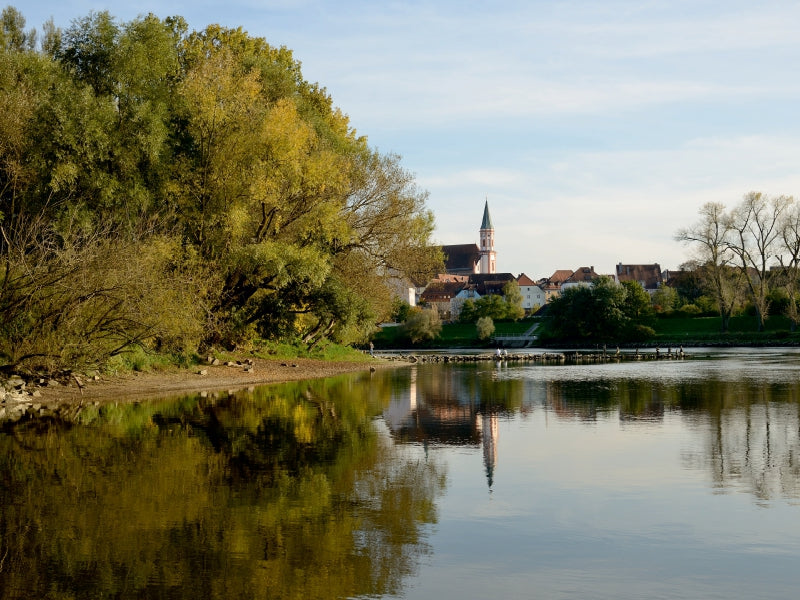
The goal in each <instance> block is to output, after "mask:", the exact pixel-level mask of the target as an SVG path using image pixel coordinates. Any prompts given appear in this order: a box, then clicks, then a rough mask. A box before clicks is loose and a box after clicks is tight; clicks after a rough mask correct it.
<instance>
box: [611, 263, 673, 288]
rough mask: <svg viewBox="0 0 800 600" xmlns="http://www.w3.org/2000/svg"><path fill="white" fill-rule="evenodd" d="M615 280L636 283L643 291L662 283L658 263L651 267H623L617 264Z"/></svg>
mask: <svg viewBox="0 0 800 600" xmlns="http://www.w3.org/2000/svg"><path fill="white" fill-rule="evenodd" d="M617 279H619V280H620V281H638V282H639V283H641V284H642V286H643V287H644V288H645V289H655V288H657V287H658V286H659V285H660V284H661V283H662V281H663V277H662V275H661V267H660V266H659V264H658V263H653V264H652V265H623V264H622V263H619V264H617Z"/></svg>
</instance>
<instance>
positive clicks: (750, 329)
mask: <svg viewBox="0 0 800 600" xmlns="http://www.w3.org/2000/svg"><path fill="white" fill-rule="evenodd" d="M721 323H722V320H721V319H720V317H684V318H669V319H657V320H656V321H655V323H654V324H653V329H654V330H655V332H656V337H655V340H654V341H655V342H660V343H667V342H672V343H674V344H676V343H703V342H707V343H718V344H719V343H723V344H731V345H736V344H769V343H776V344H790V343H800V332H797V333H792V332H791V331H790V326H789V320H788V319H787V318H786V317H784V316H780V315H776V316H773V317H769V318H768V319H767V322H766V324H765V330H764V331H762V332H759V331H756V318H755V317H752V316H744V317H731V320H730V324H729V327H728V332H727V333H722V332H721Z"/></svg>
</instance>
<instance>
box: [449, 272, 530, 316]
mask: <svg viewBox="0 0 800 600" xmlns="http://www.w3.org/2000/svg"><path fill="white" fill-rule="evenodd" d="M503 291H504V295H502V296H501V295H498V294H488V295H486V296H482V297H480V298H478V299H477V300H473V299H472V298H467V299H466V300H465V301H464V304H463V305H462V306H461V312H460V313H459V315H458V320H459V321H460V322H461V323H475V322H476V321H477V320H478V319H480V318H482V317H487V318H489V319H492V320H493V321H502V320H504V319H510V320H512V321H517V320H519V319H521V318H522V317H524V316H525V309H524V308H522V293H521V292H520V291H519V285H518V284H517V282H516V281H509V282H508V283H507V284H506V285H505V286H504V288H503Z"/></svg>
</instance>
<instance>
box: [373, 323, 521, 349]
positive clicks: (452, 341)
mask: <svg viewBox="0 0 800 600" xmlns="http://www.w3.org/2000/svg"><path fill="white" fill-rule="evenodd" d="M533 323H534V321H533V320H531V319H522V320H521V321H516V322H514V321H508V322H504V321H498V322H495V324H494V327H495V331H494V332H495V334H496V335H521V334H523V333H525V332H526V331H527V330H528V329H530V327H531V325H533ZM373 341H374V343H375V347H376V348H378V349H390V348H392V349H395V348H409V347H411V344H410V342H408V340H406V339H405V338H404V337H403V333H402V328H400V327H385V328H383V329H382V330H381V331H379V332H378V334H377V335H376V336H375V338H374V340H373ZM491 346H492V343H491V342H487V341H481V340H479V339H478V336H477V330H476V328H475V324H474V323H445V324H443V325H442V332H441V334H440V335H439V337H438V338H436V339H435V340H430V341H426V342H422V343H419V344H415V345H414V346H413V347H414V348H420V349H437V348H488V347H491Z"/></svg>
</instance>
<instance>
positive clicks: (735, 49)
mask: <svg viewBox="0 0 800 600" xmlns="http://www.w3.org/2000/svg"><path fill="white" fill-rule="evenodd" d="M14 6H16V7H17V8H18V9H20V10H21V11H22V13H23V14H24V16H25V17H26V19H27V27H29V28H30V27H36V28H37V29H39V30H40V29H41V24H42V23H43V22H44V21H45V20H47V19H48V18H50V17H53V19H54V21H55V24H56V25H57V26H59V27H62V28H66V27H68V26H69V25H70V22H71V20H72V19H75V18H79V17H83V16H86V15H87V14H88V13H89V11H91V10H109V12H110V13H111V14H112V15H113V16H115V17H116V18H117V19H118V20H119V21H121V22H125V21H129V20H131V19H133V18H135V17H136V16H137V15H140V14H146V13H148V12H153V13H155V14H156V15H158V16H159V17H162V18H163V17H166V16H169V15H181V16H183V17H184V18H186V20H187V21H188V23H189V25H190V27H191V28H193V29H202V28H203V27H205V26H206V25H208V24H210V23H220V24H222V25H225V26H230V27H237V26H241V27H242V28H243V29H245V30H246V31H248V32H249V33H250V34H252V35H254V36H261V37H264V38H266V39H267V41H268V42H269V43H271V44H273V45H276V46H281V45H284V46H287V47H288V48H290V49H292V50H293V52H294V55H295V58H296V59H298V60H300V61H301V62H302V65H303V74H304V76H305V78H306V79H307V80H309V81H315V82H318V83H320V84H321V85H322V86H324V87H326V88H327V90H328V91H329V93H330V94H331V96H332V97H333V101H334V104H336V105H337V106H338V107H340V108H341V109H342V110H343V111H344V112H345V113H347V114H348V115H349V116H350V119H351V123H352V125H353V126H354V127H355V128H356V129H357V131H358V132H359V133H360V134H362V135H366V136H367V137H368V139H369V140H370V143H371V145H372V146H374V147H376V148H378V149H379V150H381V151H383V152H395V153H398V154H400V155H401V156H402V157H403V164H404V165H405V167H406V168H407V169H408V170H410V171H412V172H413V173H415V174H416V176H417V181H418V183H419V185H420V187H422V188H424V189H426V190H428V191H429V192H430V198H429V201H428V206H429V207H430V208H431V209H432V210H433V211H434V213H435V215H436V222H437V229H436V234H435V238H436V240H437V241H438V242H441V243H444V244H456V243H470V242H477V241H478V227H479V226H480V223H481V217H482V214H483V204H484V200H485V199H486V198H487V197H488V200H489V207H490V211H491V215H492V221H493V223H494V226H495V230H496V233H495V238H496V250H497V266H498V270H499V271H510V272H512V273H514V274H515V275H518V274H519V273H520V272H525V273H526V274H528V275H529V276H531V277H533V278H535V279H538V278H540V277H544V276H547V275H550V274H551V273H552V272H553V271H554V270H556V269H576V268H578V267H580V266H590V265H593V266H594V267H595V269H596V270H597V271H598V272H601V273H611V272H612V271H613V269H614V265H615V264H616V263H618V262H623V263H652V262H658V263H660V264H661V266H662V268H672V269H675V268H677V267H678V266H679V265H680V263H682V262H683V261H684V260H685V259H686V258H687V251H686V249H685V248H683V247H682V246H681V245H680V244H678V243H676V242H674V241H673V234H674V233H675V231H676V230H677V229H678V228H679V227H682V226H686V225H690V224H691V223H693V222H694V221H695V220H696V218H697V211H698V209H699V207H700V206H701V205H702V204H703V203H704V202H707V201H720V202H724V203H726V204H728V205H733V204H734V203H736V202H738V201H739V200H740V199H741V198H742V196H743V195H744V194H746V193H747V192H749V191H751V190H757V191H762V192H764V193H767V194H769V195H779V194H785V195H793V196H795V197H796V198H797V199H798V201H800V118H799V117H800V110H799V109H798V100H800V35H798V32H800V2H796V1H783V0H775V1H769V0H767V1H763V2H752V1H742V0H728V1H721V0H720V1H707V0H690V1H687V0H666V1H662V0H651V1H648V0H630V1H629V0H604V1H589V0H565V1H549V2H547V1H536V0H528V1H520V2H512V1H501V2H491V1H488V2H470V1H457V0H444V1H431V2H417V1H413V2H409V1H406V2H374V1H362V0H336V1H330V2H327V1H317V0H277V1H257V0H251V1H241V0H230V1H228V2H208V1H202V0H198V1H195V2H157V1H146V0H142V1H137V0H131V1H128V2H125V3H121V4H119V5H117V4H116V3H112V2H102V1H100V2H94V1H71V2H63V1H61V2H56V1H52V0H33V1H28V2H26V3H24V5H23V3H22V2H20V3H18V4H14Z"/></svg>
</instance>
